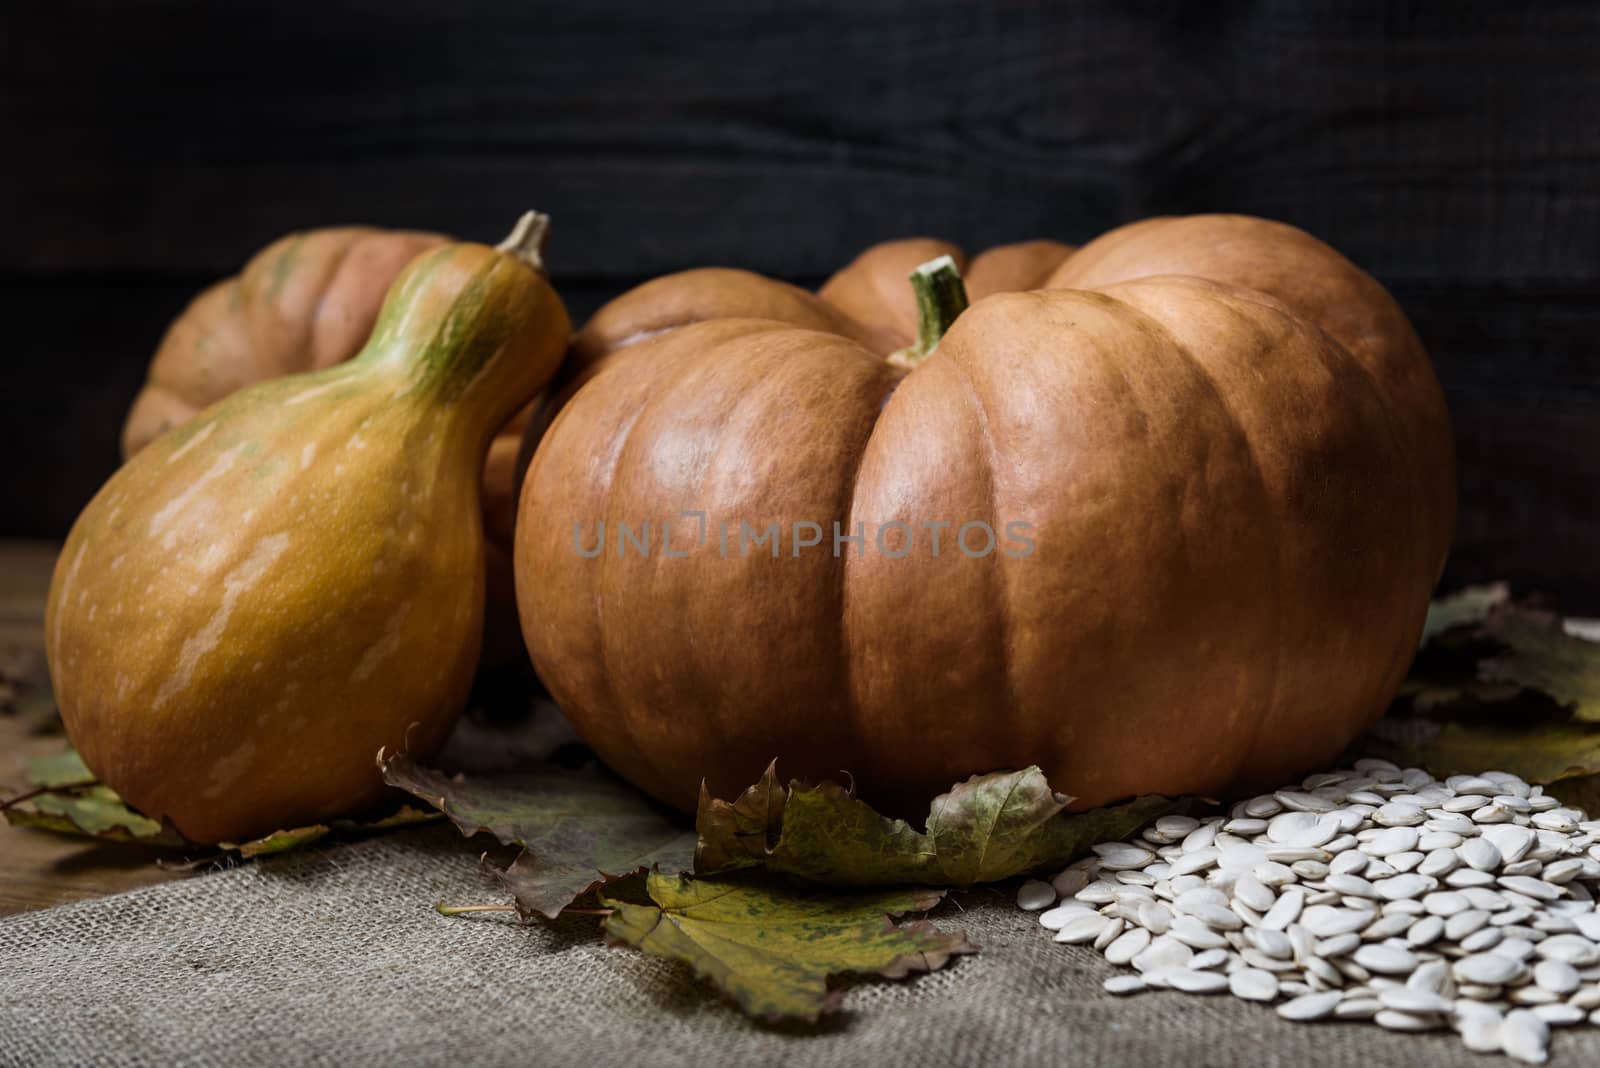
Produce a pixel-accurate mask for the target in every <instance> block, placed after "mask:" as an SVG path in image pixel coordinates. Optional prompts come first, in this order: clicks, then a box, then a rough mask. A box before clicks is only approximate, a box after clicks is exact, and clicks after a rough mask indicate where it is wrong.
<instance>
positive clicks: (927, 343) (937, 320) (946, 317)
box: [889, 256, 967, 367]
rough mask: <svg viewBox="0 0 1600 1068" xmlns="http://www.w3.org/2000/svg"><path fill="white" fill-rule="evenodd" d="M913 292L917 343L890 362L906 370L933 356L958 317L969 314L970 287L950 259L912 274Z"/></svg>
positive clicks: (922, 267)
mask: <svg viewBox="0 0 1600 1068" xmlns="http://www.w3.org/2000/svg"><path fill="white" fill-rule="evenodd" d="M911 290H912V292H914V293H915V294H916V295H917V340H916V343H915V344H913V345H910V346H908V347H907V348H903V349H901V350H900V351H899V352H897V353H895V354H894V355H893V356H891V357H890V358H889V359H890V361H891V362H893V363H897V364H900V365H902V366H905V367H915V366H916V365H917V364H919V363H921V362H922V361H923V360H926V359H927V358H928V357H929V356H932V355H933V350H934V349H936V348H938V347H939V342H940V341H942V340H943V339H944V335H945V333H946V331H948V330H949V329H950V327H951V325H953V324H954V323H955V321H956V317H957V316H959V315H960V314H961V313H962V312H964V311H966V310H967V287H966V285H965V284H963V283H962V281H961V270H960V268H958V267H957V266H956V261H955V260H953V259H951V258H950V257H949V256H940V257H938V258H937V259H931V260H929V261H928V262H927V263H924V264H923V265H922V266H920V267H918V268H917V269H916V270H914V271H912V272H911Z"/></svg>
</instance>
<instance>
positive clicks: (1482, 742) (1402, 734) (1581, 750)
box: [1361, 719, 1600, 784]
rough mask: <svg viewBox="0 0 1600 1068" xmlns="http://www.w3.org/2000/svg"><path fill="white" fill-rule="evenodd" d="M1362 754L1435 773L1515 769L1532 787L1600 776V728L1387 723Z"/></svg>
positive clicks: (1380, 726) (1410, 721)
mask: <svg viewBox="0 0 1600 1068" xmlns="http://www.w3.org/2000/svg"><path fill="white" fill-rule="evenodd" d="M1361 748H1362V752H1364V753H1365V754H1367V755H1369V756H1378V757H1382V758H1384V759H1385V760H1392V761H1394V762H1395V763H1397V764H1402V765H1412V766H1416V767H1419V768H1424V769H1426V770H1427V771H1428V772H1430V773H1431V774H1433V775H1437V776H1440V777H1443V776H1447V775H1476V774H1478V773H1480V772H1483V771H1487V770H1496V771H1509V772H1511V773H1512V774H1513V775H1517V776H1520V777H1521V778H1523V779H1525V780H1526V781H1528V782H1531V783H1546V784H1549V783H1555V782H1559V781H1561V780H1564V779H1573V778H1577V777H1580V776H1586V775H1593V774H1597V773H1600V730H1597V729H1595V728H1593V727H1590V726H1587V725H1584V724H1564V723H1549V724H1544V725H1541V726H1538V727H1535V728H1530V729H1518V728H1516V727H1505V726H1488V725H1480V724H1473V723H1456V722H1447V723H1440V722H1437V721H1434V720H1427V719H1386V720H1381V721H1380V722H1379V723H1378V725H1377V727H1375V728H1374V729H1373V732H1372V733H1371V734H1369V735H1368V736H1367V738H1366V739H1365V740H1364V742H1363V744H1362V747H1361Z"/></svg>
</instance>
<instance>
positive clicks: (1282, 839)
mask: <svg viewBox="0 0 1600 1068" xmlns="http://www.w3.org/2000/svg"><path fill="white" fill-rule="evenodd" d="M1093 853H1094V855H1093V856H1091V857H1086V858H1084V859H1083V860H1080V861H1077V862H1074V863H1073V864H1070V865H1068V866H1067V867H1066V868H1065V869H1063V870H1062V871H1061V872H1059V873H1058V874H1057V875H1056V876H1055V877H1054V878H1053V879H1051V880H1049V881H1048V882H1046V881H1043V880H1029V881H1027V882H1024V883H1023V884H1021V885H1020V886H1019V888H1018V890H1017V902H1018V905H1019V906H1021V907H1022V908H1024V909H1028V910H1031V911H1037V912H1038V913H1039V923H1040V925H1041V926H1043V927H1044V928H1046V929H1047V930H1052V931H1054V932H1055V937H1056V938H1057V940H1059V941H1063V942H1073V943H1077V944H1084V943H1091V944H1093V945H1094V946H1095V947H1096V948H1098V949H1099V950H1100V951H1101V952H1102V953H1103V954H1104V955H1105V957H1106V959H1107V960H1108V961H1110V962H1111V963H1113V964H1131V965H1132V967H1133V969H1134V970H1133V971H1132V972H1130V973H1127V974H1124V975H1118V976H1113V977H1112V978H1111V979H1108V980H1106V981H1105V984H1104V985H1105V989H1106V990H1107V991H1108V992H1110V993H1113V994H1131V993H1136V992H1138V991H1140V990H1145V989H1174V990H1179V991H1185V992H1191V993H1218V992H1221V991H1223V990H1228V991H1230V992H1231V993H1232V994H1233V995H1234V996H1235V997H1238V998H1240V999H1242V1000H1247V1001H1259V1002H1267V1003H1270V1002H1281V1003H1280V1004H1278V1006H1277V1011H1278V1012H1279V1013H1280V1015H1283V1016H1284V1017H1285V1018H1288V1019H1300V1020H1316V1019H1326V1018H1329V1017H1330V1016H1331V1017H1334V1018H1338V1019H1351V1020H1360V1019H1370V1020H1373V1021H1374V1022H1376V1023H1377V1024H1378V1025H1379V1026H1381V1027H1385V1028H1387V1029H1390V1030H1397V1031H1424V1030H1432V1029H1435V1028H1438V1027H1441V1026H1444V1025H1445V1024H1448V1025H1449V1026H1451V1027H1453V1028H1454V1029H1455V1030H1456V1031H1457V1032H1459V1033H1460V1035H1461V1039H1462V1043H1463V1045H1464V1046H1466V1048H1468V1049H1469V1050H1474V1051H1482V1052H1490V1051H1496V1050H1502V1049H1503V1050H1504V1051H1505V1052H1508V1053H1509V1054H1511V1055H1512V1056H1515V1057H1518V1058H1520V1059H1522V1060H1524V1061H1528V1062H1530V1063H1540V1062H1542V1060H1543V1058H1544V1057H1546V1056H1547V1053H1548V1045H1549V1028H1550V1027H1551V1026H1568V1025H1574V1024H1579V1023H1582V1022H1583V1021H1584V1020H1585V1019H1591V1022H1594V1023H1597V1024H1600V910H1597V909H1596V898H1597V896H1600V819H1597V820H1590V819H1588V817H1587V816H1585V815H1584V814H1583V813H1581V812H1578V811H1576V810H1573V809H1570V808H1567V807H1565V806H1563V805H1561V803H1560V802H1559V801H1558V800H1557V799H1555V798H1553V797H1550V796H1548V795H1546V794H1545V793H1544V791H1543V789H1542V788H1540V787H1537V786H1532V787H1530V786H1529V785H1528V784H1526V783H1524V782H1522V780H1520V779H1518V778H1517V777H1515V776H1513V775H1508V774H1506V773H1504V772H1484V773H1483V774H1482V775H1479V776H1452V777H1451V778H1450V779H1448V780H1446V781H1445V782H1443V783H1441V782H1437V781H1435V780H1433V779H1432V778H1431V777H1429V776H1428V775H1427V774H1426V773H1424V772H1422V771H1420V770H1418V769H1415V768H1409V769H1400V768H1396V767H1395V766H1394V765H1392V764H1388V763H1387V762H1384V761H1361V762H1358V765H1357V767H1356V769H1355V770H1353V771H1339V772H1329V773H1325V774H1318V775H1312V776H1308V777H1307V778H1306V779H1305V781H1303V782H1302V783H1300V784H1299V785H1298V786H1297V787H1288V788H1285V789H1284V790H1280V791H1278V792H1276V793H1274V794H1268V795H1262V796H1261V797H1257V798H1252V799H1250V800H1247V801H1242V802H1239V803H1237V804H1235V805H1233V806H1232V808H1231V809H1230V810H1229V812H1228V814H1227V815H1225V816H1215V817H1210V818H1207V819H1203V820H1196V819H1194V818H1192V817H1187V816H1168V817H1163V818H1162V819H1161V820H1158V821H1157V822H1156V823H1155V824H1154V825H1152V826H1151V827H1149V828H1147V829H1146V830H1145V831H1144V832H1143V833H1142V834H1141V835H1140V836H1138V838H1137V840H1135V841H1129V842H1107V843H1101V844H1099V845H1096V846H1095V847H1094V850H1093ZM1058 897H1059V898H1060V900H1059V901H1058V900H1057V898H1058ZM1097 909H1098V911H1096V910H1097ZM1283 999H1287V1000H1283ZM1508 1008H1509V1009H1510V1010H1511V1011H1509V1012H1505V1013H1504V1015H1502V1010H1506V1009H1508ZM1591 1014H1592V1018H1591Z"/></svg>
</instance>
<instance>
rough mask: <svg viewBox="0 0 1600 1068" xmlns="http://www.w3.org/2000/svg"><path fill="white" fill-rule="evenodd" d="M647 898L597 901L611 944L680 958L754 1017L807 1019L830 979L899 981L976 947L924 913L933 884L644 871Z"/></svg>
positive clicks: (836, 995) (824, 1002)
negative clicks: (837, 885)
mask: <svg viewBox="0 0 1600 1068" xmlns="http://www.w3.org/2000/svg"><path fill="white" fill-rule="evenodd" d="M646 892H647V893H648V894H649V895H650V898H651V900H652V901H653V902H654V904H651V905H640V904H633V903H630V902H626V901H615V900H611V899H606V898H603V899H602V900H603V901H604V904H606V905H608V906H609V907H611V908H612V909H613V911H612V913H611V915H610V916H608V917H607V918H606V921H605V930H606V934H607V936H608V937H609V938H610V940H611V941H612V942H613V944H623V945H628V946H632V947H634V948H636V949H640V950H643V951H645V952H646V953H651V954H654V955H656V956H659V957H666V958H668V959H671V960H678V961H682V962H684V963H685V964H688V965H689V966H690V967H692V968H693V969H694V970H695V971H696V972H698V973H699V974H700V975H701V976H703V977H705V978H706V979H709V980H710V981H711V982H712V983H713V984H714V985H715V986H716V987H717V988H718V989H719V990H721V991H722V992H723V993H724V994H726V995H727V996H729V997H730V998H732V999H733V1000H734V1002H735V1003H737V1004H738V1006H739V1008H740V1009H742V1010H743V1011H745V1012H746V1013H749V1014H750V1015H752V1016H759V1017H764V1018H768V1019H781V1018H799V1019H806V1020H814V1019H816V1017H817V1016H818V1015H819V1014H820V1013H823V1012H826V1011H829V1010H831V1009H834V1008H836V1007H837V1006H838V1004H839V1001H840V999H841V997H842V994H841V993H840V992H839V991H830V990H829V989H828V978H829V977H830V976H833V975H839V974H842V973H847V972H853V973H860V974H867V975H880V976H884V977H887V978H903V977H904V976H907V975H909V974H911V973H913V972H931V971H934V970H936V969H938V968H941V967H943V966H944V965H945V964H946V963H948V962H949V960H950V959H951V958H952V957H954V956H957V955H960V954H964V953H972V952H975V951H976V949H977V947H975V946H974V945H972V944H971V943H970V942H968V941H967V939H966V936H965V935H963V934H960V933H947V932H944V931H940V930H939V929H938V928H936V927H934V926H933V924H931V923H929V922H927V921H926V920H921V921H917V922H914V923H909V924H904V925H900V926H896V925H895V924H894V923H893V922H891V920H890V917H892V916H900V915H904V914H905V913H908V912H924V911H926V910H928V909H930V908H932V907H933V906H934V905H936V904H937V903H938V902H939V900H940V898H942V897H943V896H944V895H943V892H942V891H939V890H925V889H914V890H906V889H899V890H886V891H885V890H880V891H869V892H860V891H857V892H843V891H839V890H827V889H823V888H820V887H806V886H796V885H792V884H784V883H780V882H778V881H777V880H774V879H768V878H749V877H745V878H735V879H699V878H692V877H689V876H682V875H663V874H660V873H652V874H651V875H650V876H649V878H648V879H647V880H646Z"/></svg>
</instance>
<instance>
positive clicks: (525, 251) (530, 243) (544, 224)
mask: <svg viewBox="0 0 1600 1068" xmlns="http://www.w3.org/2000/svg"><path fill="white" fill-rule="evenodd" d="M549 240H550V216H548V215H545V214H543V213H542V212H537V211H525V212H523V213H522V218H520V219H518V220H517V225H515V226H513V227H512V228H511V233H510V234H509V235H507V237H506V239H505V240H504V241H502V242H500V243H499V244H498V245H496V246H495V248H496V249H497V250H499V251H500V252H509V253H511V254H512V255H513V256H515V257H516V258H517V259H519V260H521V261H522V262H523V263H526V264H527V265H528V266H529V267H532V268H533V269H534V270H536V271H538V272H539V273H540V274H543V273H544V245H545V242H546V241H549Z"/></svg>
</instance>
